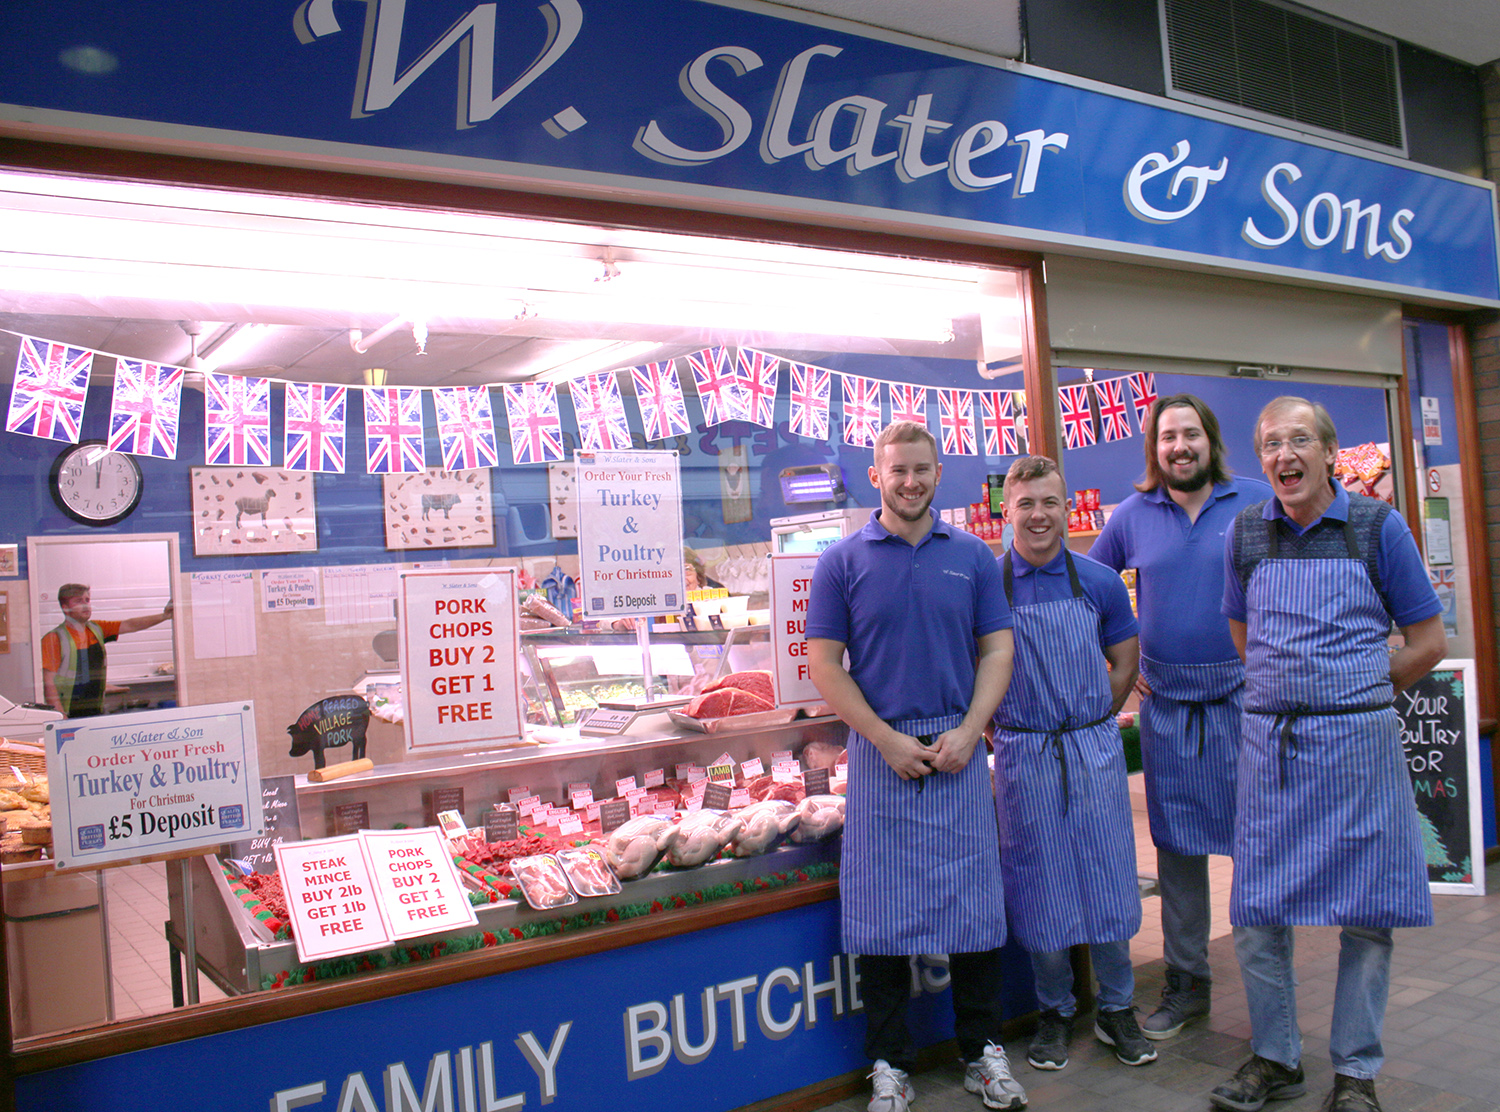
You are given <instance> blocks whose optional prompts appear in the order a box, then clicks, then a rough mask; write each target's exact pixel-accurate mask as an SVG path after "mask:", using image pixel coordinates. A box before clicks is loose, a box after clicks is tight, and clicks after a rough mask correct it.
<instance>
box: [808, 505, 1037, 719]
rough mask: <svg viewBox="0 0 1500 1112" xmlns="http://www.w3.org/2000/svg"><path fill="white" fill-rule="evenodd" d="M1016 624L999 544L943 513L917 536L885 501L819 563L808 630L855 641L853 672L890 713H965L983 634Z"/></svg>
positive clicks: (869, 697) (875, 703)
mask: <svg viewBox="0 0 1500 1112" xmlns="http://www.w3.org/2000/svg"><path fill="white" fill-rule="evenodd" d="M1010 626H1011V616H1010V606H1009V605H1007V603H1006V601H1005V588H1004V586H1003V585H1002V584H1001V582H1000V572H999V569H998V568H997V567H996V564H995V557H994V554H993V553H992V552H991V551H990V546H989V545H987V544H986V543H985V542H984V541H982V540H980V539H979V538H978V537H976V536H973V535H972V534H969V533H963V532H959V531H958V530H956V529H954V528H953V527H952V526H950V525H948V524H946V523H945V522H943V521H941V520H939V519H938V518H937V515H936V514H934V515H933V523H932V531H931V532H929V533H928V534H927V536H925V537H923V538H922V542H921V543H920V544H918V545H915V546H913V545H911V544H908V543H907V542H906V541H905V540H903V539H902V538H900V537H898V536H896V535H895V534H894V533H891V532H889V531H888V530H887V529H886V528H885V526H883V525H881V524H880V511H878V510H877V511H875V512H874V513H872V514H870V520H869V523H868V524H866V525H865V526H864V528H862V529H860V530H859V532H857V533H852V534H850V535H849V536H847V537H845V538H844V539H843V540H841V541H838V542H837V543H835V544H832V545H830V546H829V547H828V548H827V549H825V550H824V552H823V554H822V555H821V556H819V557H818V562H817V564H816V566H815V567H814V568H813V580H812V588H811V595H810V597H809V599H808V603H807V636H808V637H819V638H826V639H827V640H829V641H838V642H841V643H842V644H844V645H847V646H848V648H849V674H850V675H851V676H853V677H854V682H855V683H856V684H858V685H859V689H860V691H862V692H863V693H864V696H865V700H866V701H867V702H868V703H869V704H870V709H871V710H873V711H874V712H875V713H876V714H878V715H879V716H880V717H881V719H883V720H884V721H886V722H901V721H905V720H909V719H913V718H936V717H939V716H943V715H950V714H964V713H966V712H967V711H968V709H969V703H970V701H971V700H972V699H973V697H974V658H975V653H976V651H977V648H976V645H975V641H976V639H977V638H980V637H983V636H985V635H986V634H990V633H994V632H995V631H996V630H1001V629H1009V628H1010Z"/></svg>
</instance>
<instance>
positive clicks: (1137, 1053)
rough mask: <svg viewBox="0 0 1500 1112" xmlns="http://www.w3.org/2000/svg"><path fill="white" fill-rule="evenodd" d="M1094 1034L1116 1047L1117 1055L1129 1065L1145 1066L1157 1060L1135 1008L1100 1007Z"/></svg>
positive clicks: (1100, 1039) (1095, 1018) (1095, 1020)
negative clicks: (1143, 1031) (1111, 1008)
mask: <svg viewBox="0 0 1500 1112" xmlns="http://www.w3.org/2000/svg"><path fill="white" fill-rule="evenodd" d="M1094 1035H1095V1036H1096V1037H1097V1038H1098V1039H1099V1041H1100V1042H1102V1043H1104V1044H1105V1045H1106V1046H1112V1047H1114V1048H1115V1057H1116V1058H1118V1059H1119V1060H1120V1061H1122V1062H1124V1063H1125V1064H1126V1065H1127V1066H1144V1065H1145V1064H1146V1063H1147V1062H1154V1061H1156V1050H1155V1049H1154V1048H1153V1047H1152V1046H1151V1044H1150V1043H1148V1042H1147V1041H1146V1036H1144V1035H1142V1034H1141V1026H1140V1024H1139V1023H1137V1022H1136V1021H1135V1009H1134V1008H1116V1009H1114V1010H1113V1011H1111V1010H1109V1009H1106V1008H1100V1009H1099V1011H1098V1012H1096V1013H1095V1014H1094Z"/></svg>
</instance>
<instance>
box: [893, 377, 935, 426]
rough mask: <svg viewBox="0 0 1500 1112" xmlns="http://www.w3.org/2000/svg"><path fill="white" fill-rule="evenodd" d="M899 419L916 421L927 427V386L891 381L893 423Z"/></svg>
mask: <svg viewBox="0 0 1500 1112" xmlns="http://www.w3.org/2000/svg"><path fill="white" fill-rule="evenodd" d="M897 421H915V422H916V423H917V424H919V425H921V426H922V427H923V428H924V429H925V428H926V427H927V387H925V386H912V385H909V384H908V383H905V382H893V383H891V424H893V425H894V424H895V423H896V422H897Z"/></svg>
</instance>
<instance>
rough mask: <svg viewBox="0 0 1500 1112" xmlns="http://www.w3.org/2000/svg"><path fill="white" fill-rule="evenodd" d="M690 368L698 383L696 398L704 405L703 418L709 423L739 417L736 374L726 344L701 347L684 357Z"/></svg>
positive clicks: (718, 422)
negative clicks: (699, 349)
mask: <svg viewBox="0 0 1500 1112" xmlns="http://www.w3.org/2000/svg"><path fill="white" fill-rule="evenodd" d="M687 361H688V366H689V367H692V368H693V382H694V383H695V384H696V385H697V387H698V401H699V403H700V404H701V405H702V406H703V420H704V423H706V424H709V425H722V424H723V423H724V422H725V421H742V420H744V417H745V411H744V407H743V406H742V405H741V404H740V389H739V376H738V375H736V374H735V372H734V368H732V367H731V366H730V365H729V349H728V348H721V347H716V348H704V349H703V350H702V351H697V352H694V353H693V354H692V355H689V356H688V357H687Z"/></svg>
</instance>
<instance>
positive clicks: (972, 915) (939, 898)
mask: <svg viewBox="0 0 1500 1112" xmlns="http://www.w3.org/2000/svg"><path fill="white" fill-rule="evenodd" d="M961 721H963V715H960V714H953V715H948V716H946V717H942V718H925V719H917V720H913V721H905V722H892V723H891V725H892V726H893V727H894V728H895V729H897V730H900V731H901V732H902V733H905V734H911V735H912V736H913V737H915V736H917V735H920V734H932V735H937V734H940V733H942V732H944V731H945V730H951V729H952V728H953V727H955V726H957V725H958V724H959V723H960V722H961ZM992 800H993V796H992V794H991V790H990V774H989V762H988V761H987V760H986V759H985V748H984V745H983V744H980V745H976V746H975V747H974V755H973V756H972V757H971V758H970V759H969V763H968V764H967V765H966V766H965V767H964V769H963V770H962V771H961V772H955V773H949V772H934V773H932V774H930V775H928V776H924V777H922V778H921V779H920V780H903V779H901V777H899V776H897V775H896V772H895V770H894V769H893V768H891V766H890V765H888V764H887V763H886V760H885V758H884V757H882V756H881V755H880V750H879V749H877V748H876V747H875V744H874V743H873V742H872V741H870V740H869V739H868V738H866V737H864V736H863V735H862V734H860V733H858V732H857V731H854V730H850V731H849V791H848V798H847V800H846V802H845V807H844V845H843V862H842V864H841V865H840V868H839V898H840V917H841V925H842V928H843V943H844V950H845V952H846V953H850V954H891V955H904V954H967V953H974V952H977V951H981V950H991V949H994V948H995V947H997V946H1003V945H1004V944H1005V887H1004V879H1003V877H1002V875H1001V872H1000V854H999V852H998V851H997V849H996V845H997V842H996V835H995V820H994V815H995V810H994V806H993V802H992Z"/></svg>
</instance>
